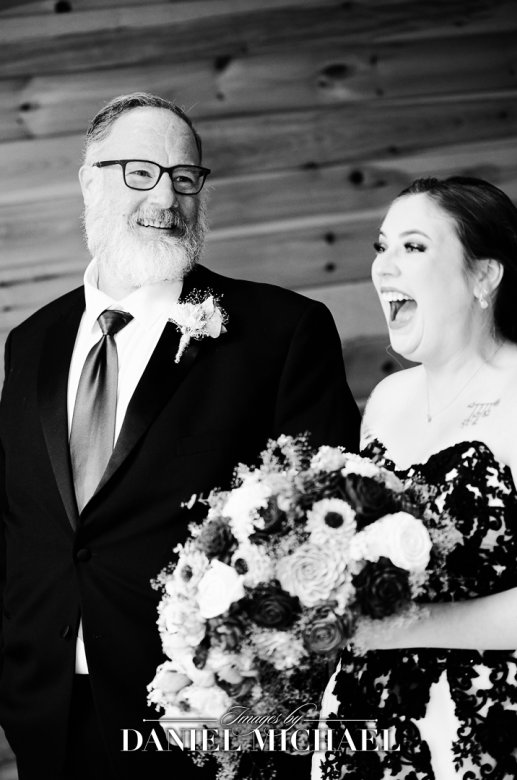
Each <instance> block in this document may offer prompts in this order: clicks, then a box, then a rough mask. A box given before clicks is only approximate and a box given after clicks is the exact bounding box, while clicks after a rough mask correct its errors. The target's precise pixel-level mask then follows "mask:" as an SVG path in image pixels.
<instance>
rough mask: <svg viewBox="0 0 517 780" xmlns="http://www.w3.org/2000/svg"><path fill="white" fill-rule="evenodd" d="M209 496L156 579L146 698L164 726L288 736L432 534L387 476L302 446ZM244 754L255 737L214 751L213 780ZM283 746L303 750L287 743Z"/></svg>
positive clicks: (397, 595) (421, 576)
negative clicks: (155, 658) (236, 723)
mask: <svg viewBox="0 0 517 780" xmlns="http://www.w3.org/2000/svg"><path fill="white" fill-rule="evenodd" d="M205 501H206V503H207V506H208V511H207V515H206V519H205V520H204V521H203V522H202V523H201V524H200V525H192V526H191V527H190V537H189V538H188V539H187V541H186V542H185V544H184V545H180V546H179V547H178V548H177V550H176V552H177V554H178V557H177V561H176V563H175V564H174V565H171V566H170V567H169V568H167V569H166V570H165V571H164V572H162V573H161V575H160V576H159V577H158V579H157V581H156V583H155V585H156V587H158V588H161V589H162V590H163V597H162V599H161V602H160V606H159V619H158V626H159V631H160V634H161V639H162V644H163V650H164V652H165V654H166V656H167V657H168V660H166V661H165V662H164V663H163V664H162V665H161V666H160V667H159V668H158V670H157V673H156V676H155V678H154V680H153V681H152V683H151V684H150V685H149V702H150V703H152V704H154V705H156V706H157V707H158V709H161V710H163V712H164V715H163V725H164V727H165V728H166V729H167V728H171V727H174V729H175V730H176V731H178V729H184V730H185V731H187V730H192V729H194V728H195V727H196V726H197V727H201V726H202V725H203V724H205V725H206V724H211V725H213V724H214V722H218V721H219V722H220V723H224V722H225V718H226V720H227V721H228V720H229V719H228V715H227V714H228V713H229V712H232V711H233V712H236V711H242V712H248V713H252V714H253V716H254V718H255V721H254V722H263V723H265V722H266V719H267V718H269V720H268V723H267V725H268V727H269V728H271V727H272V725H273V726H274V727H275V728H278V729H279V730H282V729H284V731H289V729H290V730H291V731H294V730H295V726H296V724H297V722H298V721H297V719H293V717H292V713H293V712H294V711H297V712H303V714H304V716H305V717H306V718H307V719H314V720H317V714H318V708H319V701H320V698H321V694H322V692H323V690H324V688H325V685H326V682H327V679H328V675H329V669H330V668H331V665H333V663H334V662H335V659H336V655H337V653H338V652H339V649H340V648H341V647H342V646H343V645H344V644H345V643H346V642H347V640H349V639H350V638H351V637H352V636H353V633H354V630H355V629H356V627H357V626H358V625H360V622H361V620H369V621H371V620H382V619H384V618H387V617H390V616H393V615H401V614H404V612H405V611H406V610H408V609H410V608H411V605H412V603H413V602H414V599H415V598H416V597H417V596H418V594H419V593H420V592H421V589H422V587H423V585H424V583H425V580H426V576H427V567H428V565H429V561H430V556H431V554H432V543H431V539H430V536H429V533H428V531H427V530H426V527H425V524H424V522H423V521H422V519H421V518H420V517H419V509H418V506H417V505H415V502H414V501H413V500H412V499H411V498H410V497H409V496H408V495H407V493H406V492H405V490H404V487H403V485H402V483H401V482H400V481H399V479H398V478H397V477H396V476H395V475H394V474H393V473H392V472H390V471H387V470H386V469H383V468H380V467H379V466H377V465H375V464H374V463H373V462H371V461H370V460H368V459H366V458H362V457H360V456H358V455H353V454H350V453H347V452H345V451H343V450H341V449H339V448H331V447H321V448H320V449H319V450H318V451H317V452H315V453H311V451H310V450H309V448H308V446H307V443H306V440H305V438H304V437H297V438H292V437H288V436H282V437H280V438H279V439H278V440H277V441H274V442H270V444H269V446H268V448H267V450H266V451H265V452H263V453H262V455H261V459H260V463H259V465H258V466H257V467H255V468H248V467H245V466H239V467H238V469H237V471H236V475H235V481H234V487H233V489H231V490H229V491H220V490H214V491H213V492H212V493H211V494H210V496H209V497H208V499H205ZM232 708H233V709H232ZM260 716H264V721H260ZM250 722H251V721H250ZM250 722H248V727H247V729H245V730H244V731H245V732H246V735H247V736H248V737H250V735H252V732H253V727H252V726H250V725H249V723H250ZM298 725H299V723H298ZM189 733H191V734H192V731H190V732H189ZM238 734H239V732H238V731H236V732H235V734H234V736H238ZM241 736H242V730H241ZM261 744H262V745H263V743H261ZM269 744H271V743H269ZM222 747H223V746H221V750H222ZM241 748H242V749H245V750H246V749H253V740H252V739H248V740H247V741H246V740H244V742H243V743H242V744H241V745H240V746H239V747H238V748H236V750H235V752H231V751H230V752H226V753H225V752H217V753H215V754H213V755H215V756H216V758H217V761H218V762H219V765H220V768H221V773H220V776H221V777H223V776H226V777H234V776H235V768H236V764H237V762H238V761H239V756H240V753H239V752H237V750H238V749H241ZM289 748H290V749H293V748H294V749H297V748H300V749H302V748H301V746H300V745H299V744H298V743H297V741H296V739H294V740H293V741H286V740H285V737H284V742H282V749H289ZM226 749H228V746H226ZM255 749H256V748H255ZM196 760H197V761H198V762H199V761H203V760H204V757H203V755H201V756H200V754H197V755H196ZM225 773H226V774H225Z"/></svg>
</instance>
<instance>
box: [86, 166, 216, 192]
mask: <svg viewBox="0 0 517 780" xmlns="http://www.w3.org/2000/svg"><path fill="white" fill-rule="evenodd" d="M107 165H120V166H121V167H122V174H123V176H124V184H125V185H126V187H129V188H130V189H131V190H152V189H153V188H154V187H156V185H157V184H158V182H159V181H160V179H161V178H162V176H163V174H164V173H168V174H169V176H170V177H171V181H172V187H173V189H174V192H177V193H178V194H179V195H197V193H198V192H201V190H202V188H203V184H204V183H205V179H206V177H207V176H208V174H209V173H210V168H201V166H199V165H171V167H170V168H165V167H164V166H163V165H158V163H155V162H151V161H150V160H102V161H101V162H96V163H93V166H94V168H105V167H106V166H107Z"/></svg>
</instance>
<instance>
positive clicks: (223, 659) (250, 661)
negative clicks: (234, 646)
mask: <svg viewBox="0 0 517 780" xmlns="http://www.w3.org/2000/svg"><path fill="white" fill-rule="evenodd" d="M207 666H210V668H211V669H213V670H214V672H215V673H216V674H217V675H218V676H222V678H223V679H226V678H225V677H224V674H225V672H226V673H227V671H228V669H229V668H232V669H237V670H238V672H239V674H241V675H242V677H253V676H254V675H255V673H256V671H255V661H254V658H253V651H252V650H251V648H250V647H243V648H242V649H241V650H240V651H239V652H238V653H231V652H228V650H223V649H222V648H221V647H211V648H210V650H209V652H208V658H207ZM221 673H222V674H221Z"/></svg>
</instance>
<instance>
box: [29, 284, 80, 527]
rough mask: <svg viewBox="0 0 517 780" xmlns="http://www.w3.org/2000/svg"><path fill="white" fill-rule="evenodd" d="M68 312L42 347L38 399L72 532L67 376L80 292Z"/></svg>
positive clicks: (74, 519)
mask: <svg viewBox="0 0 517 780" xmlns="http://www.w3.org/2000/svg"><path fill="white" fill-rule="evenodd" d="M72 296H73V297H72V300H71V304H70V309H69V310H67V311H66V312H65V313H64V314H63V316H62V317H60V318H59V319H58V320H57V321H56V322H55V323H54V325H53V326H52V327H51V328H49V330H48V333H47V335H46V338H45V342H44V344H43V350H42V357H41V363H40V369H39V376H38V395H39V407H40V415H41V424H42V428H43V435H44V437H45V442H46V445H47V450H48V454H49V457H50V462H51V464H52V469H53V471H54V476H55V479H56V483H57V487H58V490H59V493H60V495H61V500H62V502H63V506H64V507H65V511H66V514H67V516H68V520H69V522H70V525H71V526H72V528H73V529H75V528H76V527H77V520H78V512H77V504H76V501H75V491H74V483H73V478H72V467H71V463H70V451H69V445H68V414H67V392H68V372H69V368H70V360H71V357H72V352H73V349H74V344H75V338H76V335H77V329H78V327H79V323H80V321H81V317H82V314H83V311H84V293H83V290H82V289H79V290H77V291H74V293H72Z"/></svg>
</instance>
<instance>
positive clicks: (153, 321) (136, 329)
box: [67, 259, 183, 674]
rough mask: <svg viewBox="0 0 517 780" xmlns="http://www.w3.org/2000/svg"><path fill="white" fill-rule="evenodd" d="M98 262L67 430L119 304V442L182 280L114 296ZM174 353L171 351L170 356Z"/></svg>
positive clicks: (90, 281) (76, 357)
mask: <svg viewBox="0 0 517 780" xmlns="http://www.w3.org/2000/svg"><path fill="white" fill-rule="evenodd" d="M98 275H99V274H98V268H97V262H96V260H95V259H94V260H92V261H91V263H90V264H89V266H88V268H87V269H86V271H85V274H84V292H85V301H86V309H85V311H84V314H83V316H82V319H81V322H80V324H79V330H78V331H77V337H76V340H75V346H74V351H73V354H72V360H71V362H70V371H69V374H68V397H67V407H68V435H70V431H71V428H72V418H73V413H74V404H75V397H76V395H77V388H78V386H79V379H80V377H81V372H82V370H83V366H84V362H85V360H86V357H87V355H88V353H89V351H90V350H91V348H92V347H93V345H94V344H95V343H96V342H97V341H99V339H100V338H101V336H102V332H101V329H100V327H99V324H98V322H97V318H98V317H99V315H100V314H102V312H103V311H105V309H119V310H120V311H127V312H129V314H132V315H133V319H132V320H131V322H129V324H128V325H126V326H125V327H124V328H123V329H122V330H121V331H119V332H118V333H117V334H116V335H115V342H116V345H117V353H118V387H117V411H116V417H115V442H116V440H117V438H118V435H119V433H120V429H121V428H122V423H123V422H124V417H125V414H126V411H127V407H128V405H129V402H130V400H131V397H132V395H133V393H134V391H135V389H136V386H137V384H138V382H139V381H140V378H141V376H142V374H143V372H144V370H145V367H146V366H147V363H148V362H149V359H150V357H151V355H152V354H153V352H154V349H155V347H156V345H157V343H158V341H159V338H160V336H161V335H162V331H163V329H164V327H165V325H166V323H167V320H168V318H169V316H170V311H171V309H172V307H173V306H174V304H175V303H176V302H177V301H178V298H179V296H180V294H181V289H182V284H183V283H182V282H181V281H178V282H160V283H158V284H150V285H147V286H145V287H140V288H139V289H137V290H135V291H134V292H132V293H131V294H130V295H128V296H126V297H125V298H122V299H121V300H118V301H116V300H114V299H113V298H111V297H110V296H109V295H106V293H104V292H102V290H99V288H98ZM173 359H174V355H172V356H171V360H173ZM82 635H83V632H82V622H81V624H80V626H79V635H78V638H77V644H76V668H75V670H76V673H77V674H87V673H88V664H87V662H86V654H85V651H84V642H83V639H82Z"/></svg>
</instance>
